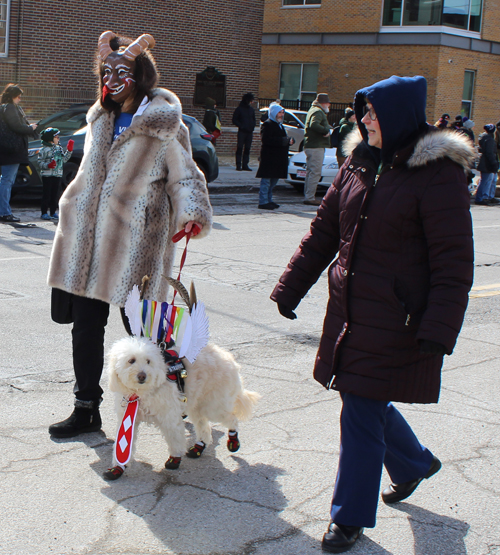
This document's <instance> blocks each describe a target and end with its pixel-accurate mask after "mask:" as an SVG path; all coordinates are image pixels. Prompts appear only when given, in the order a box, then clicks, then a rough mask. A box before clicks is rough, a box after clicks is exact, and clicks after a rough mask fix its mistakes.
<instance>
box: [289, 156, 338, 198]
mask: <svg viewBox="0 0 500 555" xmlns="http://www.w3.org/2000/svg"><path fill="white" fill-rule="evenodd" d="M306 170H307V167H306V155H305V152H298V153H297V154H294V155H293V156H292V157H291V158H290V160H289V161H288V179H287V180H286V182H287V183H290V184H291V185H293V187H295V189H296V190H297V191H300V192H302V191H303V190H304V181H305V179H306ZM338 171H339V165H338V162H337V149H336V148H326V149H325V158H324V160H323V168H322V169H321V180H320V182H319V186H322V187H326V188H328V187H330V185H331V184H332V182H333V180H334V178H335V176H336V175H337V173H338Z"/></svg>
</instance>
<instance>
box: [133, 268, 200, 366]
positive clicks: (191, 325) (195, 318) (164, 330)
mask: <svg viewBox="0 0 500 555" xmlns="http://www.w3.org/2000/svg"><path fill="white" fill-rule="evenodd" d="M165 279H166V280H167V281H168V282H169V283H170V284H171V285H172V286H173V287H174V288H175V290H176V291H178V292H179V294H180V296H181V297H182V299H183V300H184V302H185V303H186V305H187V308H184V307H178V306H175V305H174V304H173V303H172V304H169V303H167V302H157V301H150V300H146V299H142V298H141V294H140V292H139V287H138V286H137V285H134V287H133V288H132V291H130V292H129V294H128V297H127V301H126V303H125V315H126V316H127V318H128V321H129V324H130V329H131V331H132V333H133V334H134V335H135V336H137V337H140V336H144V337H147V338H148V339H150V340H151V341H152V342H153V343H155V344H157V343H160V342H165V343H166V344H168V343H169V342H170V340H173V341H174V342H175V345H176V350H178V353H179V358H182V357H186V358H187V359H188V360H189V362H191V363H193V362H194V361H195V360H196V357H197V356H198V354H199V352H200V351H201V350H202V349H203V347H205V346H206V345H207V343H208V338H209V328H208V317H207V315H206V312H205V305H204V304H203V303H202V302H199V301H197V300H196V294H195V291H194V287H193V285H192V284H191V295H189V293H188V292H187V290H186V288H185V287H184V286H183V285H182V283H180V282H179V281H177V280H175V279H173V278H170V277H165Z"/></svg>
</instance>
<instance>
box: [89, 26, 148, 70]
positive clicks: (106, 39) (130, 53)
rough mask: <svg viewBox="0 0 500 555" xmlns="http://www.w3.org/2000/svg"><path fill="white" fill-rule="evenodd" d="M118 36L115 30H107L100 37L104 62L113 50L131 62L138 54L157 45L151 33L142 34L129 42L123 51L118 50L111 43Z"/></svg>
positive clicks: (99, 47)
mask: <svg viewBox="0 0 500 555" xmlns="http://www.w3.org/2000/svg"><path fill="white" fill-rule="evenodd" d="M116 36H118V35H116V33H113V31H105V32H104V33H103V34H102V35H101V36H100V37H99V43H98V49H99V57H100V58H101V60H102V61H103V62H104V60H105V59H106V58H107V57H108V56H109V55H110V54H111V52H117V53H118V54H120V55H121V56H123V57H124V58H125V59H126V60H128V61H129V62H133V61H134V60H135V59H136V58H137V56H139V54H141V53H142V52H144V50H146V48H153V46H154V45H155V39H154V38H153V37H152V36H151V35H141V36H140V37H139V38H138V39H136V40H134V42H132V43H131V44H129V45H128V46H127V47H126V48H125V50H123V51H122V52H118V51H115V50H113V49H112V48H111V46H110V45H109V43H110V42H111V40H112V39H114V38H115V37H116Z"/></svg>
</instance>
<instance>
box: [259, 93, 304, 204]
mask: <svg viewBox="0 0 500 555" xmlns="http://www.w3.org/2000/svg"><path fill="white" fill-rule="evenodd" d="M284 117H285V110H284V109H283V108H282V107H281V106H280V105H279V104H271V106H269V117H268V119H267V120H266V121H265V122H264V123H263V124H262V126H261V128H260V136H261V144H262V146H261V149H260V164H259V169H258V170H257V174H256V176H255V177H260V178H261V180H260V189H259V208H261V209H264V210H274V209H275V208H279V204H276V203H275V202H273V189H274V187H275V186H276V184H277V183H278V181H279V179H280V177H286V176H287V174H288V147H289V146H290V145H293V143H294V142H295V141H294V139H293V138H292V137H290V138H288V137H287V134H286V130H285V128H284V127H283V118H284Z"/></svg>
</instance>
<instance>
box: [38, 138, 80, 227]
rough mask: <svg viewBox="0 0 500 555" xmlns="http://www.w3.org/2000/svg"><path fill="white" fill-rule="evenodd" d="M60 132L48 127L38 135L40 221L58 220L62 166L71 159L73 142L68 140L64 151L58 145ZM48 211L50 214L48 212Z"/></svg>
mask: <svg viewBox="0 0 500 555" xmlns="http://www.w3.org/2000/svg"><path fill="white" fill-rule="evenodd" d="M59 135H60V131H59V129H57V128H56V127H48V128H47V129H44V130H43V131H42V132H41V133H40V139H41V140H42V148H41V149H40V151H39V152H38V166H39V168H40V174H41V176H42V185H43V193H42V206H41V208H42V215H41V218H42V220H58V219H59V216H58V213H57V208H58V204H59V195H60V188H61V181H62V175H63V164H64V163H65V162H67V161H68V160H69V159H70V158H71V153H72V152H73V145H74V144H75V141H74V140H73V139H70V140H69V141H68V144H67V146H66V151H64V149H63V147H62V146H61V145H60V144H59ZM49 210H50V214H49V213H48V211H49Z"/></svg>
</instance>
